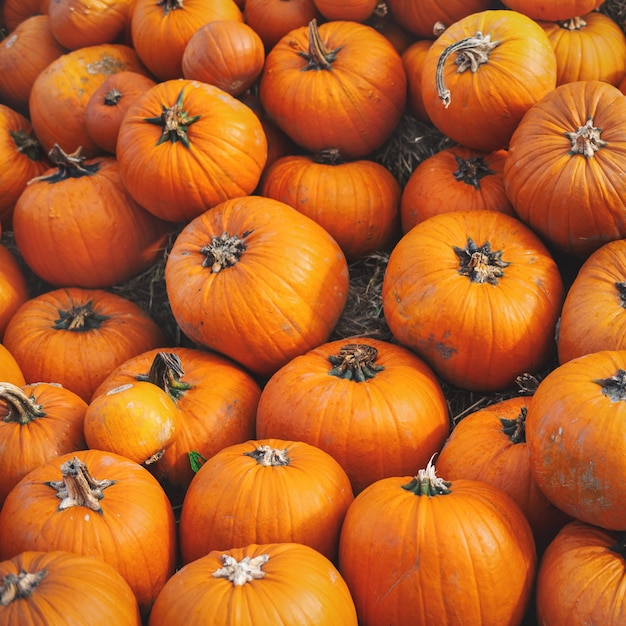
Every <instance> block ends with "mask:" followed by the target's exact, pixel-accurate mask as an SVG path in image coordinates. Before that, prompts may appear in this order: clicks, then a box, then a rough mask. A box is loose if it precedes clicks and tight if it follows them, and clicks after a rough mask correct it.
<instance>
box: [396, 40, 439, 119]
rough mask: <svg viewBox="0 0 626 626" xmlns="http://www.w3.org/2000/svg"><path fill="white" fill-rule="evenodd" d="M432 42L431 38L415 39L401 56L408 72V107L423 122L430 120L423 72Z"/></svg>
mask: <svg viewBox="0 0 626 626" xmlns="http://www.w3.org/2000/svg"><path fill="white" fill-rule="evenodd" d="M431 44H432V40H431V39H419V40H418V41H414V42H412V43H411V44H410V45H409V46H407V47H406V48H405V50H404V51H403V52H402V54H401V57H400V58H401V59H402V65H404V71H405V73H406V83H407V90H408V91H407V101H406V104H407V108H408V110H409V112H410V113H411V115H413V116H414V117H416V118H417V119H419V120H421V121H423V122H430V119H429V117H428V113H427V112H426V107H425V106H424V98H423V97H422V73H423V71H424V60H425V59H426V53H427V52H428V50H429V49H430V46H431Z"/></svg>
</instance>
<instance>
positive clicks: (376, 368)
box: [328, 343, 385, 383]
mask: <svg viewBox="0 0 626 626" xmlns="http://www.w3.org/2000/svg"><path fill="white" fill-rule="evenodd" d="M377 357H378V350H377V349H376V348H374V346H368V345H367V344H363V343H348V344H346V345H345V346H341V349H340V350H339V354H335V355H330V356H329V357H328V360H329V361H330V363H331V365H333V368H332V369H331V370H329V372H328V373H329V374H330V375H331V376H337V377H338V378H343V379H345V380H353V381H355V382H357V383H362V382H364V381H366V380H369V379H370V378H374V377H375V376H376V374H378V372H382V371H383V370H384V369H385V368H384V367H383V366H382V365H377V364H376V363H375V361H376V358H377Z"/></svg>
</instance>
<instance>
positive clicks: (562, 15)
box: [502, 0, 604, 22]
mask: <svg viewBox="0 0 626 626" xmlns="http://www.w3.org/2000/svg"><path fill="white" fill-rule="evenodd" d="M603 2H604V0H503V1H502V4H504V5H505V6H507V7H508V8H509V9H513V10H514V11H519V12H520V13H523V14H524V15H528V17H531V18H532V19H534V20H548V21H551V22H557V21H559V20H568V19H570V18H572V17H574V16H576V15H585V14H586V13H589V12H590V11H593V10H594V9H597V8H598V7H599V6H600V5H601V4H602V3H603Z"/></svg>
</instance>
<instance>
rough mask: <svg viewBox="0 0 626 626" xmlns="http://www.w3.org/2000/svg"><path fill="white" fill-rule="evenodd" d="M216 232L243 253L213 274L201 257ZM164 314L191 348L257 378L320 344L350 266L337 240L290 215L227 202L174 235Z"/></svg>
mask: <svg viewBox="0 0 626 626" xmlns="http://www.w3.org/2000/svg"><path fill="white" fill-rule="evenodd" d="M224 233H227V234H228V235H229V236H231V237H236V238H237V239H239V240H241V241H243V246H244V247H245V250H243V252H242V253H241V254H240V256H239V260H238V261H237V262H236V263H235V264H234V265H231V266H227V267H223V268H222V269H220V271H218V272H215V271H214V270H213V268H212V261H211V262H209V263H208V265H207V266H205V265H203V263H205V262H206V261H207V259H208V256H207V254H206V253H205V252H202V249H203V247H204V246H206V245H207V244H210V243H211V242H212V241H213V238H219V237H221V236H222V235H223V234H224ZM165 283H166V288H167V293H168V297H169V300H170V305H171V308H172V312H173V314H174V317H175V318H176V321H177V322H178V325H179V326H180V327H181V329H182V331H183V332H184V333H185V334H186V335H187V336H188V337H189V338H190V339H192V340H193V341H195V342H196V343H199V344H201V345H203V346H205V347H206V348H209V349H211V350H215V351H217V352H220V353H221V354H224V355H226V356H228V357H230V358H231V359H233V360H235V361H236V362H238V363H239V364H240V365H243V366H244V367H246V368H247V369H249V370H250V371H251V372H252V373H254V374H257V375H259V376H263V377H267V376H271V375H272V374H273V373H274V372H275V371H276V370H277V369H278V368H279V367H282V366H283V365H285V363H287V362H288V361H289V360H290V359H292V358H293V357H294V356H297V355H298V354H302V353H304V352H306V351H307V350H310V349H312V348H314V347H316V346H318V345H320V344H322V343H324V342H325V341H327V340H328V337H329V336H330V333H331V332H332V330H333V329H334V327H335V324H336V323H337V320H338V319H339V316H340V315H341V313H342V311H343V308H344V306H345V303H346V300H347V297H348V287H349V276H348V264H347V262H346V259H345V256H344V254H343V253H342V252H341V249H340V248H339V245H338V244H337V242H335V240H334V239H333V238H332V237H331V236H330V235H329V234H328V233H327V232H326V231H325V230H324V229H323V228H322V227H321V226H319V224H316V223H315V222H314V221H313V220H312V219H310V218H308V217H306V216H305V215H302V214H301V213H299V212H298V211H296V210H295V209H292V208H291V207H290V206H288V205H286V204H284V203H283V202H279V201H277V200H273V199H271V198H262V197H260V196H248V197H243V198H234V199H232V200H228V201H226V202H223V203H221V204H220V205H218V206H216V207H214V208H212V209H210V210H209V211H206V212H205V213H203V214H202V215H200V216H199V217H197V218H196V219H194V220H193V221H191V222H190V223H189V224H187V226H186V227H185V228H184V229H183V230H182V231H181V233H180V234H179V236H178V238H177V239H176V241H175V242H174V245H173V247H172V250H171V252H170V255H169V256H168V259H167V262H166V265H165Z"/></svg>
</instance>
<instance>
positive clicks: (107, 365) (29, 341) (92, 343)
mask: <svg viewBox="0 0 626 626" xmlns="http://www.w3.org/2000/svg"><path fill="white" fill-rule="evenodd" d="M164 343H165V339H164V337H163V333H162V332H161V330H160V328H159V327H158V326H157V324H156V322H154V320H153V319H152V318H151V317H150V316H149V315H148V314H147V313H145V312H144V311H143V310H142V309H141V308H140V307H139V306H138V305H136V304H134V303H133V302H131V301H130V300H128V299H126V298H124V297H122V296H119V295H116V294H114V293H110V292H108V291H104V290H100V289H81V288H79V287H68V288H65V289H54V290H52V291H47V292H45V293H42V294H40V295H38V296H35V297H34V298H31V299H30V300H28V301H26V302H25V303H24V304H23V305H22V306H21V307H20V308H19V309H18V310H17V311H16V313H15V314H14V315H13V317H12V318H11V320H10V322H9V324H8V326H7V329H6V332H5V335H4V345H5V346H6V348H7V349H8V350H9V352H10V353H11V354H12V355H13V357H14V358H15V360H16V361H17V363H18V365H19V366H20V369H21V370H22V372H23V374H24V376H25V378H26V379H27V380H29V381H33V382H35V381H47V382H55V383H60V384H62V385H63V386H64V387H67V388H68V389H71V390H72V391H73V392H74V393H76V394H78V395H79V396H80V397H81V398H83V400H85V401H86V402H89V400H90V399H91V396H92V394H93V392H94V390H95V389H96V387H97V386H98V385H99V384H100V383H101V382H102V381H103V380H104V379H105V378H106V377H107V376H108V375H109V373H110V372H111V371H112V370H113V368H115V367H117V366H118V365H120V364H121V363H123V362H124V361H126V360H127V359H129V358H130V357H131V356H134V355H136V354H140V353H141V352H145V351H146V350H150V349H152V348H155V347H157V346H162V345H164ZM33 355H37V357H36V358H34V357H33Z"/></svg>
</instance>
